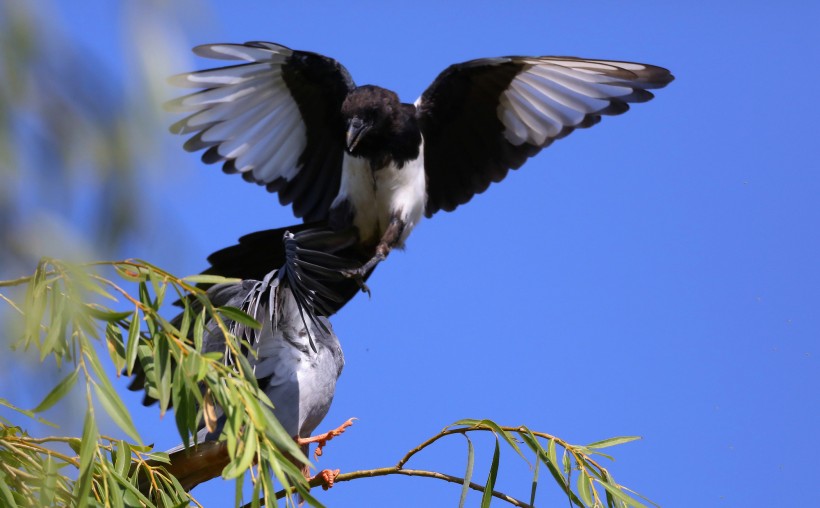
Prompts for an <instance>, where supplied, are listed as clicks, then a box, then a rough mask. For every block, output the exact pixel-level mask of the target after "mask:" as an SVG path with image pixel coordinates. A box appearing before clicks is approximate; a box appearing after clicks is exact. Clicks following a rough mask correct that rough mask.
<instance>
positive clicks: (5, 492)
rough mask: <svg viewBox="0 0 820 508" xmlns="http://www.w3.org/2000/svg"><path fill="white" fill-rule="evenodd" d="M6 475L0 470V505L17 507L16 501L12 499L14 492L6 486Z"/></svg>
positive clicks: (9, 507) (11, 507) (10, 507)
mask: <svg viewBox="0 0 820 508" xmlns="http://www.w3.org/2000/svg"><path fill="white" fill-rule="evenodd" d="M6 476H7V475H6V473H5V472H4V471H0V499H2V500H3V503H2V505H3V506H7V507H8V508H17V501H15V500H14V494H13V493H12V492H11V489H10V488H9V486H8V480H6Z"/></svg>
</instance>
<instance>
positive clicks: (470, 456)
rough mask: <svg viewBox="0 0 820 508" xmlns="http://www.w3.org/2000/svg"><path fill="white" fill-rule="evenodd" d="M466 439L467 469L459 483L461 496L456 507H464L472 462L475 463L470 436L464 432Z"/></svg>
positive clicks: (471, 475) (471, 472)
mask: <svg viewBox="0 0 820 508" xmlns="http://www.w3.org/2000/svg"><path fill="white" fill-rule="evenodd" d="M464 437H465V438H466V439H467V471H466V472H465V473H464V483H463V484H462V485H461V498H460V499H459V501H458V508H464V503H465V502H466V501H467V493H468V492H469V491H470V480H471V479H472V478H473V464H474V463H475V451H474V450H473V442H472V441H470V437H469V436H468V435H467V434H464Z"/></svg>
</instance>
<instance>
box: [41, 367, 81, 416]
mask: <svg viewBox="0 0 820 508" xmlns="http://www.w3.org/2000/svg"><path fill="white" fill-rule="evenodd" d="M79 374H80V366H79V365H78V366H77V368H75V369H74V370H73V371H72V372H71V373H70V374H69V375H67V376H66V377H64V378H63V380H62V381H60V382H59V383H57V386H55V387H54V388H52V389H51V391H50V392H48V395H46V396H45V398H44V399H43V400H42V402H40V403H39V404H38V405H37V407H35V408H34V409H32V412H34V413H41V412H43V411H45V410H46V409H49V408H50V407H52V406H53V405H54V404H56V403H57V402H59V401H60V399H62V398H63V397H65V396H66V395H67V394H68V392H70V391H71V389H72V388H74V385H75V384H76V383H77V376H79Z"/></svg>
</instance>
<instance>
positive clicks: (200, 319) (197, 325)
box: [194, 309, 221, 358]
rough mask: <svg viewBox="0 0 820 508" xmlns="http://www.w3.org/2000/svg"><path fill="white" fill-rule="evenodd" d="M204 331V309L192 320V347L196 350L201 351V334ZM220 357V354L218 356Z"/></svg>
mask: <svg viewBox="0 0 820 508" xmlns="http://www.w3.org/2000/svg"><path fill="white" fill-rule="evenodd" d="M204 333H205V309H202V312H200V313H199V315H198V316H197V317H196V321H194V348H196V350H197V351H202V341H203V335H204ZM220 358H221V356H220Z"/></svg>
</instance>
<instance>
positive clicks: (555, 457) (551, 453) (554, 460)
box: [547, 438, 561, 471]
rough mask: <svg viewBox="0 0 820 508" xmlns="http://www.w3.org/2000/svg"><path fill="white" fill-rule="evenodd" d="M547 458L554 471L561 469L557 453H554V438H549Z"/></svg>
mask: <svg viewBox="0 0 820 508" xmlns="http://www.w3.org/2000/svg"><path fill="white" fill-rule="evenodd" d="M547 458H549V461H550V464H552V465H553V466H554V467H555V470H556V471H560V470H561V466H559V465H558V454H557V453H555V438H552V439H550V442H549V444H548V445H547Z"/></svg>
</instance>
